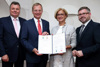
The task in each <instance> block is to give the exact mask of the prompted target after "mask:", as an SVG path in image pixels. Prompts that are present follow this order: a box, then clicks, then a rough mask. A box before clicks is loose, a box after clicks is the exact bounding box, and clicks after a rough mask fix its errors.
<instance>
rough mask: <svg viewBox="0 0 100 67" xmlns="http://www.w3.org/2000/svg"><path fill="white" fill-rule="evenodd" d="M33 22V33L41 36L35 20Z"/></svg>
mask: <svg viewBox="0 0 100 67" xmlns="http://www.w3.org/2000/svg"><path fill="white" fill-rule="evenodd" d="M31 22H32V23H31V26H32V27H31V28H32V31H33V33H34V34H35V35H39V33H38V30H37V27H36V24H35V21H34V19H32V20H31ZM34 31H35V32H34Z"/></svg>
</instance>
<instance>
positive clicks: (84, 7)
mask: <svg viewBox="0 0 100 67" xmlns="http://www.w3.org/2000/svg"><path fill="white" fill-rule="evenodd" d="M83 9H86V10H87V11H88V12H89V13H90V12H91V10H90V9H89V8H88V7H86V6H83V7H81V8H80V9H79V10H78V12H79V11H80V10H83Z"/></svg>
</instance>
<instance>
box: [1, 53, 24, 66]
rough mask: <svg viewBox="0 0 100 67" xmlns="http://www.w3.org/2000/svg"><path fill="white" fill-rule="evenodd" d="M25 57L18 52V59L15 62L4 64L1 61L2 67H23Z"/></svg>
mask: <svg viewBox="0 0 100 67" xmlns="http://www.w3.org/2000/svg"><path fill="white" fill-rule="evenodd" d="M24 56H25V55H24V54H23V56H22V54H21V53H20V52H19V54H18V58H17V60H16V61H15V62H4V61H2V67H13V66H14V67H24V58H23V57H24Z"/></svg>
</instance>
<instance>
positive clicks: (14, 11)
mask: <svg viewBox="0 0 100 67" xmlns="http://www.w3.org/2000/svg"><path fill="white" fill-rule="evenodd" d="M19 14H20V6H19V5H15V4H12V5H11V6H10V15H11V16H13V17H14V18H17V17H18V16H19Z"/></svg>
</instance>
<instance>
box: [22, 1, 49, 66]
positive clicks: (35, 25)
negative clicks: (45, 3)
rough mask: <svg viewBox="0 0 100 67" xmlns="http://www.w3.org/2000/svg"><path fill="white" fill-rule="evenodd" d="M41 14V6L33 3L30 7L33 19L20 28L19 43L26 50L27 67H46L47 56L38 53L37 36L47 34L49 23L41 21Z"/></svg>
mask: <svg viewBox="0 0 100 67" xmlns="http://www.w3.org/2000/svg"><path fill="white" fill-rule="evenodd" d="M42 12H43V8H42V5H41V4H40V3H35V4H34V5H33V7H32V13H33V15H34V18H32V19H30V20H28V21H26V22H25V23H24V24H23V27H22V33H21V42H22V44H23V46H24V47H25V48H26V50H27V51H26V63H27V67H46V64H47V60H48V55H43V54H39V53H38V36H39V35H48V34H49V22H48V21H46V20H43V19H41V15H42ZM44 47H45V46H44Z"/></svg>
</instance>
